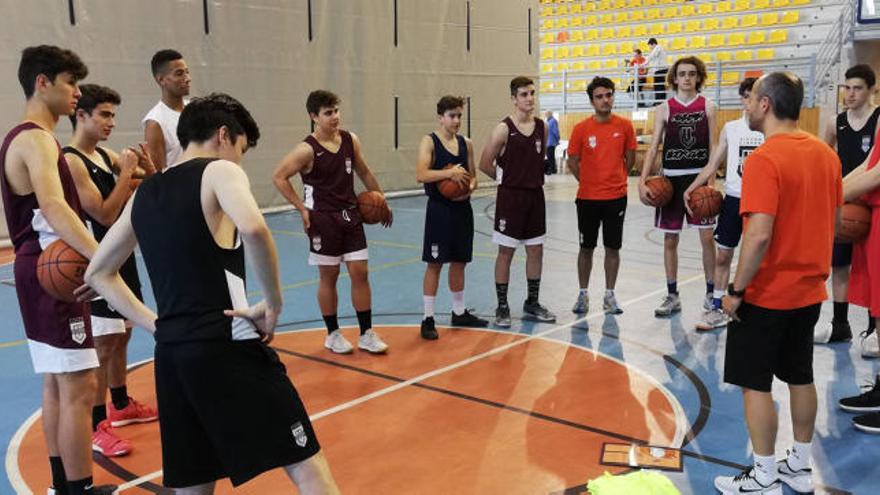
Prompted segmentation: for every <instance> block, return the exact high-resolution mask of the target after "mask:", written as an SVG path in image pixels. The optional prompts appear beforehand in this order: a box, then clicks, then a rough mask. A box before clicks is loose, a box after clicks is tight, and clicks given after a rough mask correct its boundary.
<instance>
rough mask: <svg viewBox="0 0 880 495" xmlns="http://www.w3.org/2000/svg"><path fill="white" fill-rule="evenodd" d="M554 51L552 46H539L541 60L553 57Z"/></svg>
mask: <svg viewBox="0 0 880 495" xmlns="http://www.w3.org/2000/svg"><path fill="white" fill-rule="evenodd" d="M554 53H555V51H554V50H553V48H541V60H547V59H551V58H553V55H554Z"/></svg>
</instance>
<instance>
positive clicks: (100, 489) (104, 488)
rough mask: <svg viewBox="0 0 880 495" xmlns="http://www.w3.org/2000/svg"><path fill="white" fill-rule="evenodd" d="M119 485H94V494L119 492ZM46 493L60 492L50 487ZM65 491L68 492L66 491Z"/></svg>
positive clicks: (106, 494)
mask: <svg viewBox="0 0 880 495" xmlns="http://www.w3.org/2000/svg"><path fill="white" fill-rule="evenodd" d="M117 490H119V487H118V486H116V485H99V486H93V487H92V492H91V493H92V495H113V494H115V493H118V492H117ZM46 493H47V494H48V495H56V494H57V493H58V492H57V491H55V489H54V488H52V487H50V488H49V489H48V490H47V491H46ZM64 493H67V492H66V491H65V492H64Z"/></svg>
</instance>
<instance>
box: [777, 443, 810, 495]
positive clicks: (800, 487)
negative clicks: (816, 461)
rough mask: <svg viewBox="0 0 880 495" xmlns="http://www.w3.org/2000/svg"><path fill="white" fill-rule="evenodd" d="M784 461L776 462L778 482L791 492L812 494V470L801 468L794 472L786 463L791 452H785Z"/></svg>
mask: <svg viewBox="0 0 880 495" xmlns="http://www.w3.org/2000/svg"><path fill="white" fill-rule="evenodd" d="M787 454H788V455H787V456H786V457H785V459H783V460H781V461H777V462H776V471H778V472H779V481H781V482H783V483H785V484H786V485H788V486H789V487H790V488H791V489H792V490H794V491H796V492H798V493H812V492H813V490H814V488H813V470H812V469H810V468H803V469H798V470H794V469H792V468H791V465H790V464H789V463H788V459H789V458H791V452H787Z"/></svg>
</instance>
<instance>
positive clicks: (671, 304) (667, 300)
mask: <svg viewBox="0 0 880 495" xmlns="http://www.w3.org/2000/svg"><path fill="white" fill-rule="evenodd" d="M679 311H681V300H679V298H678V294H666V297H664V298H663V302H662V303H660V307H659V308H657V309H655V310H654V316H669V315H671V314H672V313H678V312H679Z"/></svg>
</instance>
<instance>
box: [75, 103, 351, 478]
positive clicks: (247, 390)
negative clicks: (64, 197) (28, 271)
mask: <svg viewBox="0 0 880 495" xmlns="http://www.w3.org/2000/svg"><path fill="white" fill-rule="evenodd" d="M177 134H178V137H179V138H180V144H181V145H182V146H183V149H184V152H183V155H182V157H181V162H180V163H179V164H178V165H175V166H174V167H172V168H169V169H167V170H165V172H164V173H161V174H156V175H154V176H152V177H150V178H149V179H147V180H145V181H144V183H143V184H141V186H140V187H139V188H138V190H137V192H136V193H135V195H134V196H133V197H132V199H131V201H129V203H128V204H127V205H126V207H125V209H124V210H123V213H122V216H121V217H120V218H119V219H118V220H117V221H116V223H114V224H113V227H111V228H110V231H109V232H108V233H107V235H106V236H105V237H104V240H103V241H102V242H101V246H100V247H99V248H98V252H97V253H96V254H95V257H94V259H93V260H92V262H91V263H90V264H89V268H88V270H87V272H86V280H87V281H88V283H89V285H91V286H92V287H94V288H95V289H96V290H97V291H98V292H99V293H100V294H101V295H102V296H104V297H105V298H106V299H107V302H108V303H109V304H110V305H111V306H113V307H114V308H116V309H117V310H118V311H119V312H120V313H122V314H124V315H125V316H127V317H128V318H129V319H131V320H132V321H133V322H134V323H136V324H137V325H138V326H140V327H143V328H145V329H147V330H149V331H153V332H155V333H154V336H155V338H156V351H155V366H156V398H157V399H158V402H159V415H160V418H159V419H160V422H159V423H160V433H161V438H162V470H163V483H164V485H165V486H167V487H171V488H178V489H181V491H183V492H185V493H212V492H213V491H214V485H215V481H216V480H217V479H220V478H224V477H229V478H230V479H231V481H232V484H233V485H234V486H238V485H241V484H242V483H245V482H246V481H248V480H250V479H252V478H254V477H256V476H258V475H260V474H261V473H263V472H265V471H268V470H270V469H274V468H277V467H283V468H284V470H285V472H286V473H287V475H288V476H289V477H290V478H291V479H292V480H293V482H294V483H295V484H296V485H297V487H298V488H299V490H300V493H303V494H333V493H338V489H337V488H336V484H335V482H334V481H333V477H332V475H331V474H330V470H329V467H328V466H327V462H326V460H325V459H324V456H323V454H322V453H321V452H320V446H319V444H318V439H317V438H316V436H315V432H314V430H313V429H312V426H311V423H310V422H309V417H308V414H307V413H306V411H305V408H304V407H303V404H302V402H301V401H300V398H299V396H298V395H297V392H296V389H295V388H294V387H293V384H292V383H291V382H290V379H289V378H288V377H287V374H286V370H285V368H284V365H283V364H282V363H281V362H280V361H279V359H278V355H277V354H276V353H275V351H273V350H272V349H271V348H269V347H268V346H267V343H268V342H270V341H271V340H272V337H273V335H274V332H275V325H276V322H277V319H278V315H279V313H280V312H281V308H282V297H281V284H280V282H279V277H278V256H277V253H276V251H275V243H274V242H273V241H272V235H271V233H270V232H269V228H268V227H267V225H266V222H265V220H264V218H263V216H262V214H261V213H260V210H259V208H258V207H257V202H256V200H255V199H254V197H253V195H252V194H251V192H250V183H249V181H248V178H247V175H246V174H245V172H244V170H242V168H241V165H240V162H241V158H242V155H243V154H244V153H245V151H247V149H248V148H250V147H253V146H255V145H256V144H257V140H258V139H259V137H260V131H259V128H258V127H257V124H256V122H254V120H253V118H251V115H250V113H249V112H248V111H247V109H246V108H244V106H243V105H242V104H241V103H239V102H238V101H237V100H235V99H234V98H232V97H230V96H228V95H224V94H213V95H209V96H207V97H204V98H195V99H193V101H192V102H191V103H190V104H189V105H187V107H186V108H185V109H184V110H183V112H182V113H181V115H180V124H179V126H178V128H177ZM136 245H139V246H140V249H141V252H142V254H143V257H144V264H145V265H146V267H147V271H148V273H149V274H150V282H151V285H152V287H153V291H154V295H155V297H156V304H157V306H158V313H159V314H158V316H157V315H156V314H155V313H153V311H152V310H150V309H149V308H147V307H146V306H144V304H143V303H142V302H141V301H140V300H139V299H138V298H137V297H136V296H135V294H134V293H133V292H132V291H131V289H129V288H128V286H127V285H126V284H125V282H124V281H123V280H122V277H120V276H119V274H118V271H119V269H120V268H121V267H122V266H123V264H124V263H125V260H126V259H128V257H129V256H130V255H131V253H132V251H133V250H134V248H135V246H136ZM245 256H247V260H248V261H249V262H250V264H251V266H252V267H253V268H254V269H255V272H256V273H255V278H256V280H257V281H258V282H259V284H260V289H262V292H263V294H264V295H265V299H264V300H262V301H260V302H259V303H257V304H256V305H253V306H250V307H248V302H247V296H246V292H245ZM220 404H222V405H220Z"/></svg>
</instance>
